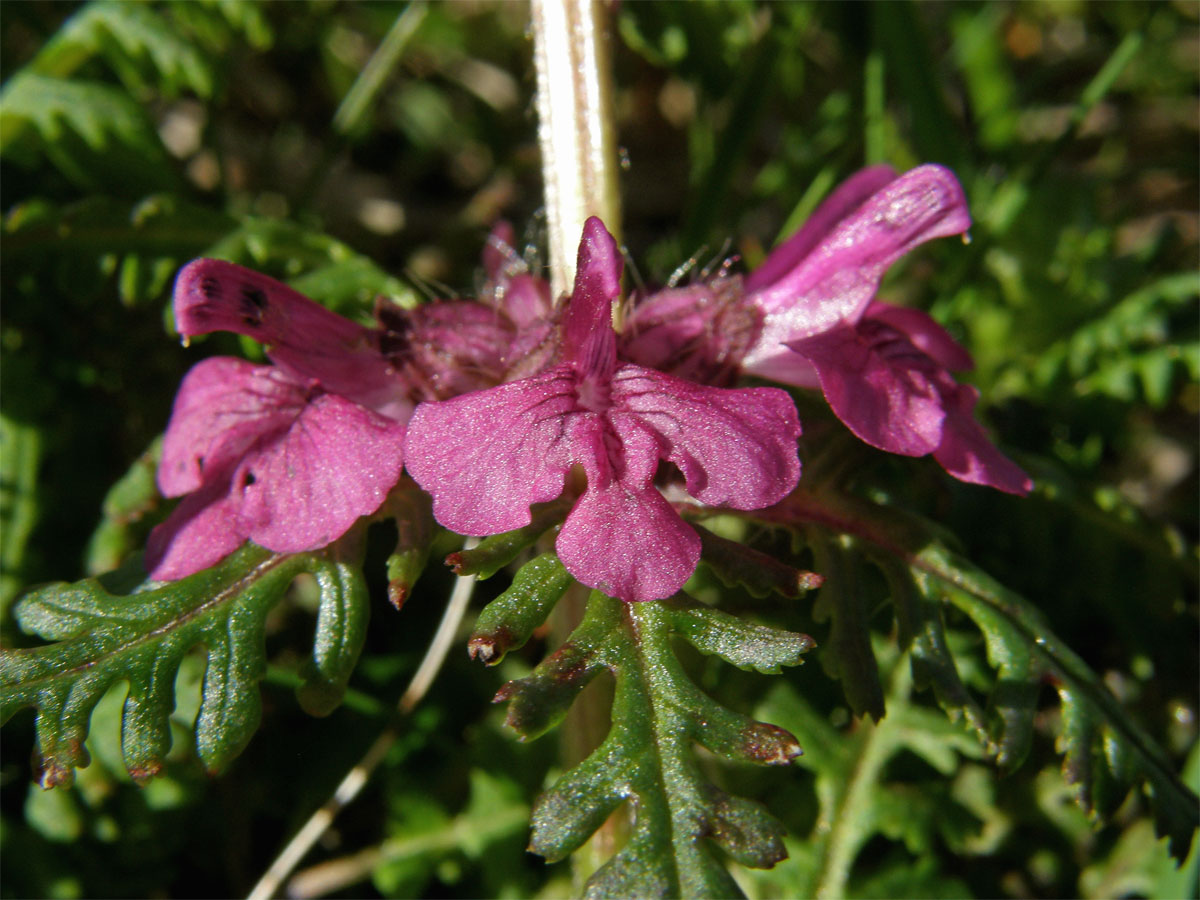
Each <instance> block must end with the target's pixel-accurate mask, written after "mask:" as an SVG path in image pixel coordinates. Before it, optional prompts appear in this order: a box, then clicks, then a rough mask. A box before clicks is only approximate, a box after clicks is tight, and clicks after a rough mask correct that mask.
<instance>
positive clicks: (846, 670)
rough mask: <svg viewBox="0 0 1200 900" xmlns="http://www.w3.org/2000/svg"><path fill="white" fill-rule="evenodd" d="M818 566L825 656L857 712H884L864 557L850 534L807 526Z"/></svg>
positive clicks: (817, 611)
mask: <svg viewBox="0 0 1200 900" xmlns="http://www.w3.org/2000/svg"><path fill="white" fill-rule="evenodd" d="M807 533H808V538H809V543H810V545H811V546H812V549H813V556H814V557H816V564H817V569H818V570H819V571H820V572H821V574H822V575H823V576H824V577H825V584H824V586H823V587H822V588H821V591H820V593H819V594H818V595H817V602H816V603H815V604H814V605H813V618H814V619H815V620H816V621H818V622H830V621H831V626H830V635H829V643H828V647H827V652H826V653H825V654H824V655H823V656H822V659H821V661H822V662H823V663H824V664H825V667H826V668H827V669H828V670H829V672H830V674H831V675H833V676H835V677H836V678H838V679H840V680H841V682H842V688H843V690H845V692H846V701H847V702H848V703H849V704H850V708H851V709H852V710H854V714H855V715H857V716H861V715H863V714H864V713H865V714H867V715H870V716H871V717H872V718H873V719H875V721H879V720H880V719H882V718H883V713H884V705H883V688H882V687H881V686H880V684H879V670H878V667H877V666H876V664H875V654H874V653H873V652H872V651H871V635H870V631H869V629H868V628H867V603H866V598H865V596H864V594H863V589H862V584H861V569H862V559H861V557H860V556H859V554H858V551H857V550H856V549H855V547H854V546H853V545H852V543H851V542H849V541H848V540H846V539H842V538H835V537H831V536H830V535H829V534H828V533H827V532H825V531H824V530H823V529H819V528H810V529H808V532H807Z"/></svg>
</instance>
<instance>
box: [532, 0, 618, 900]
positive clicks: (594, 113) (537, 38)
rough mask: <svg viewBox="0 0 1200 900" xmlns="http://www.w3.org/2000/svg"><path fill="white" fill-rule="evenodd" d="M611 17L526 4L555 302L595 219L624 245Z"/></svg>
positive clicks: (557, 636) (579, 711) (567, 6)
mask: <svg viewBox="0 0 1200 900" xmlns="http://www.w3.org/2000/svg"><path fill="white" fill-rule="evenodd" d="M608 12H609V3H607V2H604V0H532V3H531V6H530V24H531V30H532V33H533V58H534V64H535V66H536V68H537V110H538V143H539V144H540V146H541V151H542V179H543V182H544V184H545V202H546V229H547V244H548V250H549V263H550V290H551V294H552V295H553V296H554V297H561V296H563V295H565V294H566V293H568V292H569V291H570V290H571V284H572V282H573V281H574V280H575V254H576V248H577V247H578V245H579V237H580V235H581V234H582V233H583V223H584V222H585V221H586V220H587V218H588V217H589V216H599V217H600V218H601V219H602V220H603V221H604V224H605V226H606V227H607V228H608V230H609V231H610V232H612V234H613V236H614V237H616V239H617V241H618V243H619V242H620V239H621V216H620V198H619V195H618V191H617V153H616V139H615V133H614V132H615V128H614V125H613V111H612V68H611V65H610V62H609V41H610V37H609V29H608ZM616 308H617V309H619V308H620V305H619V304H617V305H616ZM588 594H589V591H588V590H587V589H586V588H585V587H583V586H582V585H577V586H575V587H573V588H572V589H571V590H568V591H567V594H566V596H565V597H563V599H562V600H561V601H560V602H559V603H558V606H557V607H556V609H555V611H554V615H553V616H552V618H551V622H550V627H551V637H552V640H553V642H554V645H555V646H558V645H560V644H562V643H563V642H564V641H565V640H566V639H567V637H568V636H569V635H570V634H571V632H572V631H573V630H574V628H575V626H576V625H578V624H579V622H580V621H581V620H582V618H583V611H584V607H585V606H586V604H587V598H588ZM611 700H612V691H611V687H610V686H609V685H607V684H599V685H596V684H593V685H592V686H591V687H590V688H589V689H588V690H586V691H584V692H583V694H582V696H580V697H579V698H578V699H577V700H576V701H575V703H574V704H573V705H572V707H571V710H570V712H569V713H568V714H567V719H566V721H565V722H564V723H563V726H562V727H563V730H562V738H561V740H562V754H563V756H564V757H565V760H564V761H565V762H566V764H567V765H568V766H573V765H575V764H576V763H578V762H579V761H581V760H582V759H584V758H585V757H586V756H587V755H588V754H589V753H590V752H591V751H592V750H593V749H595V747H596V746H598V745H599V743H600V742H601V741H602V740H603V739H604V735H605V734H606V733H607V732H608V728H609V714H608V709H609V706H610V704H611ZM613 829H618V823H617V822H615V821H610V822H609V823H607V824H606V825H605V826H604V827H602V828H601V829H600V830H599V831H598V832H597V833H596V835H594V836H593V838H592V840H591V841H589V842H588V844H587V846H586V847H585V848H583V849H581V851H580V852H578V853H576V854H575V876H576V879H577V881H578V883H579V884H582V882H583V881H584V880H585V879H586V877H587V876H589V875H590V874H591V873H592V872H593V871H594V870H595V869H596V868H597V867H598V866H599V865H600V864H601V863H603V861H604V860H605V859H607V858H608V857H609V856H611V855H612V853H613V852H614V849H615V848H614V846H613V843H614V840H618V839H617V838H616V836H615V833H614V832H613ZM618 830H619V829H618Z"/></svg>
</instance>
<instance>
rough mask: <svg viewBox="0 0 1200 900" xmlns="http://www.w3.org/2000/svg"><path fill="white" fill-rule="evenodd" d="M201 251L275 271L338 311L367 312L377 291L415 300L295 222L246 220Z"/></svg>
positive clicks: (367, 263) (343, 248) (405, 302)
mask: <svg viewBox="0 0 1200 900" xmlns="http://www.w3.org/2000/svg"><path fill="white" fill-rule="evenodd" d="M205 255H206V256H212V257H216V258H218V259H227V260H229V261H230V262H236V263H241V264H242V265H247V266H250V267H251V268H256V269H261V270H264V271H275V272H278V273H279V277H281V278H283V279H284V280H286V281H288V283H289V284H291V285H293V286H294V287H295V288H296V290H298V291H300V292H301V293H304V294H309V295H310V296H312V297H314V298H316V299H318V300H320V302H321V303H322V304H324V305H325V306H328V307H329V308H330V309H332V310H334V311H335V312H340V313H342V314H343V315H352V314H353V313H355V312H359V311H366V310H369V309H370V308H371V306H372V304H373V303H374V301H375V298H376V297H377V296H379V295H384V296H387V297H391V298H393V299H394V300H396V301H397V302H399V303H400V304H401V305H402V306H405V307H411V306H413V305H414V304H416V303H417V302H419V301H418V300H417V298H416V295H415V293H414V292H413V290H412V289H411V288H409V287H408V286H406V285H405V284H404V282H402V281H400V280H399V279H398V278H394V277H393V276H391V275H389V274H388V273H387V272H385V271H383V269H381V268H379V266H378V265H376V264H375V263H374V262H372V261H371V260H370V259H369V258H367V257H365V256H363V255H362V254H360V253H357V252H355V251H354V250H352V249H351V248H350V247H349V246H347V245H346V244H344V243H342V242H341V241H339V240H336V239H335V238H332V237H329V236H328V235H326V234H323V233H321V232H318V231H313V230H311V229H308V228H305V227H303V226H301V225H297V224H295V223H294V222H287V221H283V220H280V219H259V218H253V217H251V218H247V219H245V220H244V221H243V222H241V224H239V225H238V227H237V228H236V229H235V230H233V231H231V232H229V233H228V234H227V235H225V236H224V237H223V238H221V239H220V240H219V241H217V242H216V243H214V244H212V245H211V246H210V247H208V248H207V250H206V251H205ZM301 273H304V274H303V275H302V276H301Z"/></svg>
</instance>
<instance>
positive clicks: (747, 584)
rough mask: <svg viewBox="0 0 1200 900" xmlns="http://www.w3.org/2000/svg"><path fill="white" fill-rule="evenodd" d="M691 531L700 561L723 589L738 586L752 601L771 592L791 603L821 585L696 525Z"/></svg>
mask: <svg viewBox="0 0 1200 900" xmlns="http://www.w3.org/2000/svg"><path fill="white" fill-rule="evenodd" d="M692 527H693V528H695V529H696V533H697V534H699V535H700V558H701V559H702V560H704V562H705V564H707V565H708V567H709V568H710V569H712V570H713V572H714V573H715V574H716V576H717V577H718V578H719V579H721V583H722V584H724V585H725V586H726V587H733V586H734V585H740V586H742V587H744V588H745V589H746V590H747V591H749V593H750V594H751V596H754V597H766V596H767V595H768V594H770V593H772V592H774V593H777V594H781V595H782V596H784V597H788V598H792V599H794V598H796V597H799V596H801V595H802V594H805V593H807V592H808V591H811V590H815V589H816V588H819V587H820V586H821V585H822V583H823V582H824V578H822V577H821V576H820V575H818V574H817V573H816V572H804V571H801V570H800V569H796V568H793V567H792V566H789V565H787V564H786V563H781V562H780V561H779V560H777V559H776V558H775V557H773V556H770V555H768V554H766V553H762V552H761V551H758V550H755V549H754V548H753V547H747V546H746V545H745V544H742V543H739V542H738V541H731V540H729V539H728V538H723V537H720V536H719V535H716V534H713V533H712V532H711V531H709V530H708V529H707V528H703V527H701V526H699V525H693V526H692Z"/></svg>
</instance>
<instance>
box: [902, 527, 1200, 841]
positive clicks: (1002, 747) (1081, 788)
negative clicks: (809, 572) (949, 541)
mask: <svg viewBox="0 0 1200 900" xmlns="http://www.w3.org/2000/svg"><path fill="white" fill-rule="evenodd" d="M913 571H914V575H915V577H916V578H917V581H918V584H920V585H921V586H922V589H923V590H924V591H926V592H927V594H928V595H930V596H932V597H937V598H940V599H941V601H942V602H945V603H948V604H950V605H952V606H954V607H956V608H958V609H959V610H961V611H962V612H963V613H965V614H966V615H967V616H968V617H969V618H970V619H971V620H972V621H973V622H974V624H975V625H976V626H977V627H978V628H979V629H980V631H981V632H982V633H983V635H984V639H985V641H986V645H987V653H988V660H989V662H990V664H991V665H992V666H993V667H994V668H996V670H997V674H998V677H997V679H996V682H995V685H994V686H993V688H992V696H991V698H990V701H989V703H990V707H991V709H992V710H994V711H995V713H996V715H997V718H998V722H997V724H996V726H995V729H994V735H995V736H994V741H995V745H996V748H997V751H998V754H999V757H1000V760H1001V762H1002V763H1005V762H1006V759H1007V760H1017V759H1019V757H1020V755H1021V754H1022V753H1023V748H1024V747H1025V746H1027V745H1028V740H1029V733H1030V732H1031V731H1032V729H1033V717H1034V713H1035V712H1036V707H1035V701H1036V698H1037V694H1038V692H1039V690H1040V687H1041V685H1042V684H1043V683H1045V682H1048V683H1051V684H1053V685H1054V687H1055V688H1056V690H1057V691H1058V695H1059V699H1060V702H1061V703H1062V716H1061V727H1060V731H1059V735H1058V749H1059V751H1060V752H1061V753H1062V754H1063V774H1064V776H1065V778H1066V780H1067V782H1068V783H1069V784H1071V785H1073V786H1074V788H1075V790H1076V797H1077V799H1078V801H1079V803H1080V805H1081V806H1082V807H1083V808H1084V809H1085V810H1086V811H1087V812H1088V813H1090V814H1092V815H1094V816H1101V815H1104V814H1105V813H1108V812H1111V811H1113V810H1114V809H1115V808H1116V806H1118V805H1119V804H1120V803H1121V801H1122V800H1123V799H1124V796H1125V794H1126V793H1127V792H1128V791H1129V789H1130V788H1131V787H1133V785H1134V783H1135V782H1136V781H1137V780H1143V781H1144V782H1145V784H1146V785H1147V786H1148V788H1149V796H1150V807H1151V810H1152V812H1153V814H1154V818H1155V825H1156V827H1157V829H1158V833H1159V834H1160V835H1164V836H1166V837H1168V838H1169V839H1170V847H1171V853H1172V854H1173V855H1175V856H1176V858H1178V859H1182V858H1183V857H1184V856H1186V855H1187V852H1188V847H1189V845H1190V843H1191V840H1192V836H1193V834H1194V833H1195V831H1196V810H1197V807H1198V804H1200V801H1198V800H1197V798H1196V795H1195V794H1193V793H1192V792H1191V791H1190V790H1189V789H1188V788H1187V787H1186V786H1185V785H1184V784H1183V783H1182V781H1180V779H1179V777H1178V775H1177V774H1176V772H1175V769H1174V767H1173V766H1172V765H1171V763H1170V761H1169V760H1168V759H1167V758H1166V757H1165V755H1164V754H1163V752H1162V750H1160V749H1159V748H1158V746H1157V745H1156V744H1155V743H1154V741H1153V740H1152V739H1151V738H1150V736H1149V735H1147V734H1146V732H1145V731H1144V730H1143V729H1142V728H1141V726H1140V725H1138V724H1137V722H1136V721H1134V719H1133V718H1132V717H1130V716H1129V715H1128V714H1127V713H1126V712H1125V710H1123V709H1122V708H1121V706H1120V704H1119V703H1118V702H1117V700H1116V699H1115V698H1114V697H1113V696H1112V694H1111V693H1110V692H1109V691H1108V689H1107V688H1106V687H1105V686H1104V684H1103V683H1102V682H1101V680H1100V679H1099V677H1098V676H1097V675H1096V674H1095V673H1094V672H1092V671H1091V670H1090V669H1089V668H1088V667H1087V665H1086V664H1085V663H1084V662H1083V660H1081V659H1080V658H1079V657H1078V656H1077V655H1076V654H1075V653H1074V651H1072V650H1071V649H1070V648H1069V647H1067V646H1066V645H1065V644H1063V642H1062V641H1061V640H1059V639H1058V638H1057V637H1056V636H1055V635H1054V633H1053V632H1052V631H1051V630H1050V628H1049V625H1048V623H1047V622H1046V620H1045V617H1044V616H1043V615H1042V613H1041V612H1040V611H1039V610H1038V609H1037V608H1036V607H1034V606H1033V605H1032V604H1031V603H1029V602H1028V601H1026V600H1025V599H1024V598H1023V597H1021V596H1019V595H1018V594H1016V593H1014V592H1012V591H1010V590H1008V589H1007V588H1005V587H1003V586H1002V585H1000V584H999V583H997V582H996V581H995V580H994V579H992V578H991V577H989V576H988V575H986V574H985V573H983V572H981V571H979V570H978V569H977V568H975V567H974V566H972V565H971V564H969V563H967V562H966V561H965V560H962V559H960V558H958V557H957V556H955V555H954V554H952V553H950V552H948V551H946V550H945V549H944V548H942V547H940V546H939V545H937V544H933V545H931V546H929V547H927V548H926V549H925V550H923V551H922V552H921V553H920V554H918V555H917V557H916V558H915V560H914V562H913Z"/></svg>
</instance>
